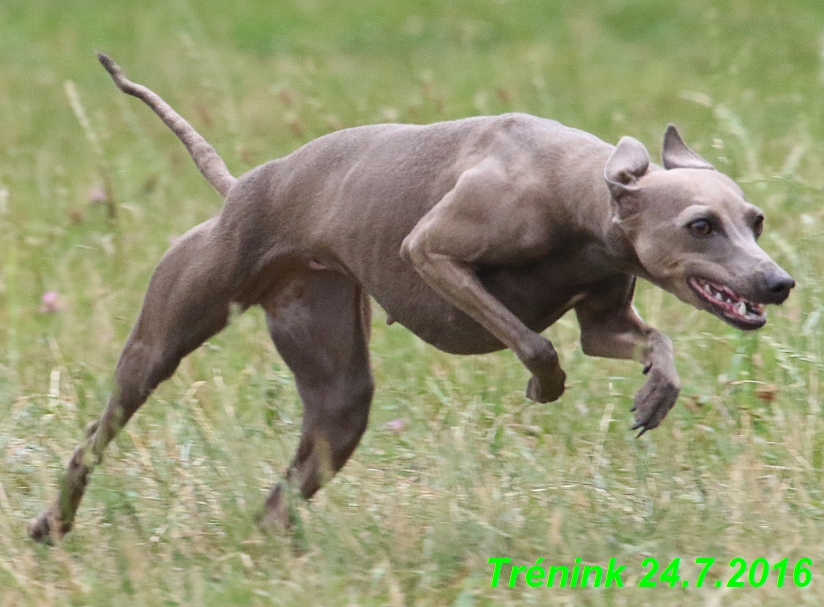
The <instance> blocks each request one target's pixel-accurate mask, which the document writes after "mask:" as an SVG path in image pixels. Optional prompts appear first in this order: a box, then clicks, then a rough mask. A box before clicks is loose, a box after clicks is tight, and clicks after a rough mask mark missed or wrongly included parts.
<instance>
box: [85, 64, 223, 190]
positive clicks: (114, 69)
mask: <svg viewBox="0 0 824 607" xmlns="http://www.w3.org/2000/svg"><path fill="white" fill-rule="evenodd" d="M97 58H98V59H100V63H102V64H103V67H105V68H106V71H107V72H109V74H110V75H111V77H112V80H114V83H115V84H116V85H117V88H119V89H120V90H121V91H123V92H124V93H127V94H129V95H132V96H134V97H137V98H138V99H140V100H141V101H143V102H144V103H145V104H146V105H148V106H149V107H150V108H152V110H154V113H155V114H157V115H158V116H159V117H160V119H161V120H162V121H163V123H164V124H165V125H166V126H168V127H169V128H170V129H172V131H173V132H174V134H175V135H177V137H178V139H180V140H181V141H182V142H183V145H185V146H186V149H187V150H189V155H191V157H192V160H194V161H195V164H196V165H197V168H198V169H200V172H201V173H203V176H204V177H205V178H206V181H208V182H209V183H211V184H212V187H214V188H215V189H216V190H217V191H218V192H220V193H221V194H222V195H223V196H226V194H228V193H229V190H230V189H231V188H232V186H233V185H234V184H235V183H236V182H237V179H235V177H234V176H232V174H231V173H230V172H229V169H228V168H226V163H225V162H223V159H222V158H221V157H220V156H219V155H218V153H217V152H216V151H215V148H213V147H212V146H211V145H209V143H208V142H207V141H206V140H205V139H204V138H203V136H202V135H200V133H198V132H197V131H196V130H195V129H194V128H193V127H192V125H191V124H189V123H188V122H186V120H185V119H184V118H183V117H182V116H181V115H180V114H178V113H177V112H176V111H174V110H173V109H172V107H171V106H170V105H169V104H168V103H166V102H165V101H163V99H161V98H160V96H159V95H158V94H157V93H155V92H154V91H151V90H149V89H148V88H146V87H145V86H143V85H140V84H135V83H134V82H132V81H131V80H129V79H128V78H126V75H125V74H124V73H123V70H122V69H121V68H120V66H119V65H117V64H116V63H115V62H114V61H112V60H111V58H109V56H108V55H106V54H105V53H97Z"/></svg>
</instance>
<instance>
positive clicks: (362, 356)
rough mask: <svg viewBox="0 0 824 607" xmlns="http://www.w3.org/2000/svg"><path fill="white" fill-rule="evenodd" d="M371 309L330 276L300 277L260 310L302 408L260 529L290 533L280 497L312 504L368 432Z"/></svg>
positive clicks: (345, 282) (345, 281) (359, 293)
mask: <svg viewBox="0 0 824 607" xmlns="http://www.w3.org/2000/svg"><path fill="white" fill-rule="evenodd" d="M369 306H370V302H369V299H368V297H367V296H366V294H365V293H364V292H363V290H362V288H361V287H360V286H359V285H357V284H356V283H354V282H352V281H351V280H350V279H349V278H347V277H345V276H343V275H342V274H338V273H335V272H330V271H313V272H309V273H305V274H302V275H301V276H299V277H297V278H295V280H294V281H293V282H292V284H291V285H290V286H289V287H287V288H286V289H284V291H283V292H282V294H281V295H279V296H278V297H277V298H274V299H272V300H271V301H270V302H268V303H267V304H265V305H264V307H265V308H266V311H267V322H268V326H269V333H270V335H271V337H272V340H273V341H274V343H275V346H276V347H277V350H278V352H279V353H280V355H281V356H282V357H283V360H284V361H285V362H286V364H287V365H288V366H289V368H290V369H291V370H292V372H293V373H294V375H295V381H296V383H297V388H298V392H299V394H300V398H301V400H302V401H303V408H304V409H303V410H304V413H303V428H302V433H301V437H300V443H299V445H298V449H297V453H296V454H295V457H294V459H293V461H292V463H291V465H290V466H289V469H288V471H287V473H286V480H285V482H282V483H280V484H278V485H276V486H275V487H274V488H273V489H272V492H271V493H270V495H269V498H268V499H267V500H266V506H265V510H264V512H263V514H262V521H261V523H262V524H263V525H264V526H266V525H269V524H274V525H275V526H280V527H283V526H288V524H289V522H290V517H289V508H288V504H287V503H286V502H287V501H288V500H287V499H286V497H287V496H286V495H285V492H286V491H287V490H291V489H292V488H294V489H296V490H297V491H299V492H300V494H301V495H302V496H303V497H304V498H306V499H308V498H310V497H311V496H312V495H313V494H314V493H315V492H316V491H317V490H318V489H320V487H321V486H322V485H323V484H324V483H325V482H327V481H328V480H330V479H331V478H332V476H333V475H334V474H335V473H336V472H337V471H338V470H340V469H341V468H342V467H343V465H344V464H345V463H346V460H348V459H349V456H350V455H351V454H352V452H353V451H354V450H355V447H357V445H358V443H359V442H360V439H361V436H362V435H363V433H364V431H365V430H366V424H367V421H368V418H369V407H370V405H371V402H372V394H373V391H374V382H373V379H372V371H371V368H370V364H369V349H368V341H369V327H370V318H371V313H370V307H369Z"/></svg>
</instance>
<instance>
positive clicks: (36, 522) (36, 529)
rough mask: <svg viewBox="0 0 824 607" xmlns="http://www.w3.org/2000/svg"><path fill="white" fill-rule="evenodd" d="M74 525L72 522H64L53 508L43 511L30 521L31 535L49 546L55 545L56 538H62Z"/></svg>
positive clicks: (40, 542)
mask: <svg viewBox="0 0 824 607" xmlns="http://www.w3.org/2000/svg"><path fill="white" fill-rule="evenodd" d="M71 528H72V526H71V523H63V522H61V521H60V518H59V517H58V516H56V515H55V514H54V512H53V511H51V510H46V511H45V512H42V513H41V514H40V516H38V517H36V518H33V519H31V520H30V521H29V524H28V532H29V537H30V538H31V539H33V540H34V541H35V542H37V543H39V544H46V545H47V546H52V545H54V540H55V539H58V540H59V539H62V538H63V536H64V535H66V534H67V533H68V532H69V531H70V530H71Z"/></svg>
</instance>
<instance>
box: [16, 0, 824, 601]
mask: <svg viewBox="0 0 824 607" xmlns="http://www.w3.org/2000/svg"><path fill="white" fill-rule="evenodd" d="M98 50H102V51H105V52H107V53H109V54H110V55H111V56H112V57H113V58H114V59H115V60H116V61H117V62H119V63H120V64H121V65H122V66H123V67H124V69H125V70H126V73H127V74H128V75H129V76H130V77H131V78H132V79H133V80H135V81H137V82H140V83H142V84H145V85H147V86H149V87H150V88H152V89H153V90H155V91H156V92H157V93H159V94H160V95H161V96H163V97H164V98H165V99H166V100H167V101H168V102H169V103H170V104H171V105H172V106H174V107H175V108H176V109H177V110H178V111H179V112H180V113H181V114H182V115H183V116H184V117H186V118H187V119H188V120H189V121H190V122H191V123H192V124H193V125H194V126H195V128H196V129H197V130H198V131H200V132H201V133H202V134H203V135H204V136H205V137H206V138H207V139H208V140H209V141H210V142H211V143H212V144H213V145H214V146H215V147H216V148H217V150H218V151H219V152H220V153H221V155H222V156H223V157H224V159H225V160H226V162H227V164H228V165H229V167H230V169H231V170H232V172H233V173H234V174H236V175H239V174H241V173H243V172H244V171H246V170H248V169H250V168H252V167H254V166H256V165H258V164H260V163H262V162H264V161H266V160H268V159H270V158H274V157H278V156H282V155H285V154H288V153H289V152H291V151H293V150H295V149H296V148H298V147H299V146H300V145H302V144H303V143H305V142H307V141H309V140H311V139H313V138H315V137H318V136H321V135H324V134H326V133H329V132H331V131H334V130H338V129H341V128H345V127H351V126H357V125H361V124H368V123H374V122H413V123H430V122H436V121H440V120H448V119H454V118H461V117H465V116H470V115H478V114H497V113H502V112H508V111H522V112H529V113H532V114H536V115H539V116H544V117H548V118H554V119H557V120H559V121H561V122H563V123H564V124H567V125H569V126H574V127H577V128H580V129H584V130H586V131H590V132H592V133H594V134H595V135H597V136H598V137H600V138H602V139H604V140H605V141H607V142H610V143H613V144H614V143H616V142H617V141H618V139H619V138H620V137H621V136H623V135H632V136H634V137H636V138H638V139H640V140H641V141H642V142H643V143H645V144H646V145H647V147H648V148H649V149H650V152H651V154H652V156H653V158H654V159H657V158H658V150H659V149H660V145H661V140H662V135H663V132H664V129H665V128H666V125H667V124H668V123H675V124H676V125H677V126H678V127H679V129H680V131H681V133H682V135H683V136H684V138H685V139H686V141H687V143H688V144H689V145H690V146H691V147H692V148H693V149H695V150H696V151H698V152H699V153H701V154H702V155H703V156H704V157H705V158H707V159H708V160H709V161H711V162H712V163H713V164H715V166H716V167H717V168H718V169H719V170H722V171H724V172H725V173H727V174H729V175H730V176H731V177H733V178H735V179H736V180H738V182H739V183H740V184H741V186H742V188H743V189H744V191H745V192H746V194H747V196H748V198H749V199H750V200H751V201H752V202H753V203H755V204H757V205H758V206H760V207H761V208H762V209H763V210H764V211H765V212H766V215H767V221H766V225H765V233H764V236H763V238H762V240H761V244H762V246H763V247H764V248H765V249H766V250H767V251H768V252H769V253H770V254H771V255H772V256H773V257H774V258H775V259H776V260H777V261H778V262H779V263H780V264H781V265H782V266H783V267H785V268H786V269H787V270H788V271H790V272H791V273H792V274H793V275H794V277H795V278H796V280H797V282H798V283H799V286H798V288H797V289H796V290H795V291H794V292H793V294H792V296H791V298H790V300H789V301H788V302H787V304H785V305H784V306H783V307H782V308H775V309H770V312H769V314H770V322H769V323H768V325H767V327H766V328H765V329H764V330H762V331H759V332H757V333H755V334H742V333H740V332H738V331H736V330H734V329H731V328H730V327H728V326H726V325H724V324H723V323H721V321H719V320H717V319H715V318H712V317H710V316H709V315H707V314H704V313H700V312H697V311H695V310H693V309H691V308H689V307H687V306H686V305H684V304H682V303H680V302H678V301H676V300H675V298H673V297H672V296H670V295H667V294H664V293H662V292H661V291H660V290H657V289H654V288H652V287H650V286H649V285H646V284H641V285H639V288H638V293H637V296H636V305H637V306H638V308H639V310H640V312H641V314H642V316H644V317H645V318H646V320H648V321H649V322H650V323H651V324H653V325H655V326H657V327H658V328H660V329H661V330H662V331H664V332H666V333H667V334H669V335H670V337H671V338H672V339H673V342H674V345H675V351H676V358H677V364H678V368H679V372H680V373H681V376H682V379H683V383H684V389H683V393H682V397H681V400H680V401H679V405H677V406H676V408H675V409H674V410H673V411H672V412H671V413H670V415H669V417H668V418H667V420H666V421H665V423H664V424H663V425H662V426H661V427H660V428H658V429H656V430H655V431H654V432H651V433H649V434H647V435H645V436H644V437H643V438H642V439H639V440H635V439H634V438H633V433H631V432H630V431H629V429H628V428H629V426H630V424H631V415H630V413H629V411H628V409H629V407H630V406H631V402H632V396H633V394H634V393H635V391H636V390H637V389H638V388H640V386H641V385H642V382H643V376H642V375H641V373H640V369H639V368H638V367H637V365H634V364H631V363H624V362H616V361H606V360H599V359H589V358H586V357H584V356H583V354H582V353H581V352H580V347H579V344H578V333H577V325H576V323H575V321H574V318H572V317H571V316H569V317H565V318H564V319H562V320H561V321H560V322H559V323H558V324H557V325H555V326H554V327H552V328H551V329H550V330H549V331H548V332H547V336H548V337H550V339H552V340H553V342H554V343H555V344H556V346H557V347H558V350H559V352H560V354H561V359H562V364H563V366H564V367H565V369H566V371H567V375H568V382H569V383H568V390H567V393H566V394H565V395H564V396H563V398H562V399H561V400H560V401H559V402H557V403H552V404H549V405H539V404H536V403H532V402H530V401H528V400H526V399H525V397H524V396H523V394H524V389H525V386H526V381H527V379H528V373H527V372H526V370H525V369H523V368H522V367H521V366H520V364H519V363H518V361H517V360H516V359H515V357H514V355H512V354H511V353H509V352H502V353H497V354H494V355H489V356H482V357H472V358H461V357H454V356H448V355H445V354H442V353H439V352H437V351H435V350H434V349H433V348H431V347H429V346H426V345H424V344H423V343H421V342H420V341H419V340H417V339H416V338H414V337H413V336H412V335H411V334H410V333H409V332H408V331H406V330H405V329H403V328H402V327H400V326H398V325H394V326H392V327H387V326H386V325H385V316H384V315H383V313H382V312H381V311H380V310H379V309H376V311H375V320H374V331H373V340H372V352H373V363H374V368H375V375H376V380H377V384H378V390H377V393H376V396H375V402H374V406H373V410H372V420H371V426H370V430H369V431H368V432H367V434H366V436H365V437H364V440H363V443H362V444H361V447H360V448H359V449H358V451H357V452H356V453H355V455H354V456H353V458H352V460H351V461H350V462H349V464H347V467H346V468H345V469H344V470H343V471H342V473H341V474H340V475H338V477H337V478H336V479H335V480H334V482H332V483H331V484H330V485H329V486H328V488H327V489H325V490H323V491H321V493H320V494H318V496H317V498H316V499H315V500H314V501H313V503H312V504H310V505H308V506H303V507H301V509H300V513H301V521H302V523H301V525H300V526H299V529H298V531H297V532H296V534H295V535H294V536H289V537H287V536H282V537H267V536H263V535H261V534H260V533H259V532H258V531H257V529H256V528H255V527H254V524H253V517H254V513H255V512H256V511H257V509H258V508H259V507H260V506H261V504H262V500H263V498H264V496H265V493H266V490H267V488H268V487H269V486H270V485H271V484H272V483H274V482H275V481H276V480H277V479H278V478H279V476H280V474H281V472H282V470H283V469H284V468H285V466H286V465H287V464H288V462H289V460H290V458H291V455H292V453H293V451H294V448H295V446H296V443H297V438H298V433H299V427H300V416H301V407H300V402H299V400H298V398H297V394H296V392H295V389H294V386H293V384H292V381H291V376H290V374H289V372H288V370H287V369H286V368H285V366H284V365H283V363H282V362H281V361H280V359H279V358H278V356H277V354H276V352H275V350H274V348H273V346H272V345H271V343H270V342H269V340H268V335H267V333H266V331H265V322H264V319H263V316H262V314H260V313H259V311H257V310H251V311H249V312H248V313H246V314H244V315H243V316H240V317H238V318H237V319H236V320H235V321H234V323H233V324H232V326H231V327H230V328H229V329H227V330H226V331H224V332H223V333H222V334H221V335H219V336H217V337H216V338H214V339H213V340H210V342H209V343H207V344H206V345H204V346H203V347H202V348H200V349H199V350H198V351H197V352H195V353H194V354H192V355H191V356H190V357H189V358H188V359H186V361H184V363H183V364H182V365H181V368H180V369H179V371H178V373H177V374H176V375H175V377H174V378H173V379H171V380H169V381H168V382H166V383H165V384H164V385H163V386H161V388H160V389H159V390H158V391H157V392H156V394H155V395H154V396H153V397H152V398H151V399H150V400H149V402H148V403H147V405H146V406H145V407H144V408H143V409H142V410H141V411H140V413H139V414H138V415H137V416H136V418H135V419H134V420H133V421H132V422H131V423H130V424H129V426H128V428H127V429H126V430H125V431H124V432H123V433H122V434H121V436H120V437H119V438H118V439H117V440H116V441H115V443H114V444H113V445H112V446H111V447H110V449H109V451H108V455H107V459H106V461H105V463H104V465H102V466H101V467H100V468H99V469H98V471H97V472H96V474H95V476H94V478H93V481H92V484H91V486H90V489H89V491H88V492H87V495H86V498H85V500H84V502H83V505H82V506H81V509H80V511H79V514H78V520H77V525H76V528H75V530H74V531H73V532H72V534H70V536H68V537H67V540H66V541H65V542H64V543H63V544H62V545H60V546H58V547H56V548H44V547H40V546H34V545H33V544H32V543H31V542H30V541H29V540H28V539H27V537H26V535H25V522H26V520H27V519H28V518H29V517H31V516H34V515H35V514H36V513H37V512H38V511H39V510H40V508H41V507H42V506H43V505H44V504H45V503H46V501H47V500H50V499H52V498H53V496H54V495H55V491H56V482H57V480H58V478H59V474H60V473H61V471H62V469H63V466H64V465H65V463H66V461H67V459H68V457H69V456H70V454H71V452H72V450H73V448H74V447H75V445H76V444H77V442H78V441H79V440H80V439H81V437H82V435H83V433H82V428H83V426H84V425H85V424H86V423H87V422H89V421H91V420H93V419H94V418H95V417H96V416H97V415H98V414H99V413H100V412H101V411H102V409H103V406H104V404H105V400H106V398H107V395H108V392H109V390H110V388H111V374H112V371H113V368H114V364H115V362H116V360H117V356H118V354H119V350H120V347H121V346H122V344H123V342H124V340H125V338H126V335H127V334H128V331H129V330H130V328H131V325H132V323H133V322H134V320H135V319H136V317H137V314H138V312H139V308H140V303H141V300H142V297H143V293H144V290H145V287H146V284H147V281H148V279H149V277H150V275H151V272H152V270H153V268H154V267H155V265H156V264H157V262H158V260H159V259H160V257H161V256H162V254H163V252H164V251H165V250H166V249H167V248H168V246H169V245H170V243H171V242H172V241H173V240H174V239H175V238H176V237H178V236H179V235H181V234H182V233H183V232H185V231H186V230H188V229H189V228H190V227H192V226H194V225H196V224H197V223H199V222H200V221H203V220H205V219H207V218H209V217H211V216H213V215H215V214H217V213H219V212H220V208H221V203H222V201H221V200H220V199H219V198H218V197H217V195H216V194H215V192H214V191H213V190H212V189H211V187H210V186H209V185H208V184H206V183H205V181H204V180H203V179H202V177H201V176H200V174H199V173H198V171H197V169H196V168H195V167H194V165H193V164H192V163H191V161H190V159H189V157H188V155H187V153H186V151H185V149H184V148H183V147H182V145H181V144H180V143H179V142H178V141H177V140H176V139H175V138H174V136H173V135H172V134H171V133H170V132H168V130H167V129H166V127H165V126H163V125H162V124H161V123H160V121H159V120H158V119H157V118H156V117H155V116H154V115H153V114H152V113H151V112H150V111H149V110H148V109H147V108H146V107H145V106H143V105H142V104H141V103H140V102H138V101H137V100H134V99H132V98H130V97H126V96H125V95H123V94H122V93H120V92H119V91H118V90H117V89H116V88H115V87H114V85H113V84H112V82H111V80H110V78H109V77H108V75H107V74H106V73H105V72H104V70H103V69H102V67H100V65H99V64H98V63H97V59H96V57H95V55H94V52H95V51H98ZM0 57H2V60H0V607H9V606H17V605H47V604H54V605H69V604H71V605H132V604H134V605H141V606H142V605H164V606H166V605H235V604H237V605H241V604H242V605H324V606H330V605H341V606H351V605H387V604H388V605H392V606H393V607H397V606H400V605H416V606H424V605H458V606H460V607H468V606H471V605H522V604H523V605H592V606H596V605H598V606H600V605H605V606H606V605H610V606H611V605H633V606H634V605H656V606H659V605H713V606H718V605H747V606H749V605H781V606H784V605H802V604H810V605H818V604H821V602H822V601H824V570H822V569H821V568H820V567H819V566H815V567H813V568H812V572H813V573H812V582H811V583H810V584H809V585H808V586H806V587H805V588H798V587H797V585H796V584H795V583H791V582H790V581H789V577H788V578H787V581H786V582H785V585H784V587H781V588H777V587H776V579H775V577H774V575H775V574H772V577H770V578H769V579H768V581H767V582H766V583H765V584H764V585H763V586H761V587H759V588H753V587H751V586H752V584H751V583H750V582H749V581H747V582H746V584H745V586H746V587H745V588H732V587H727V583H728V581H729V579H730V578H731V577H732V573H733V572H734V569H733V568H730V567H728V566H727V564H728V563H729V561H730V560H731V559H732V558H736V557H740V558H743V559H745V560H746V561H747V562H748V563H752V561H754V560H755V559H757V558H765V559H767V561H768V562H769V563H770V565H772V564H774V563H777V562H779V561H780V560H781V559H784V558H788V559H789V564H790V567H792V566H793V565H794V564H795V563H796V562H797V561H798V560H799V559H801V558H811V559H813V561H814V562H815V563H824V543H822V541H821V540H820V539H819V538H820V537H822V536H823V533H822V532H824V519H822V507H823V505H822V497H824V496H823V495H822V491H821V485H822V466H824V424H822V419H821V406H820V398H819V380H820V379H821V378H822V375H821V373H822V366H821V365H822V363H821V359H820V357H821V353H822V337H821V335H822V327H821V311H822V308H824V293H823V292H822V285H823V284H824V283H823V282H822V269H824V255H823V254H822V246H821V243H822V242H824V213H823V212H822V187H824V105H823V104H824V5H822V4H821V2H820V1H818V0H783V1H777V0H716V1H710V0H691V1H690V2H682V1H675V2H673V1H667V0H628V1H619V0H596V1H592V2H586V3H581V2H573V1H571V0H570V1H565V0H559V1H538V0H472V1H471V2H470V1H468V0H467V1H463V0H454V1H445V2H435V1H431V0H402V1H395V2H379V1H376V0H363V1H361V2H357V3H346V2H332V1H328V0H302V1H300V2H297V1H294V2H289V1H281V0H278V1H274V2H272V1H270V2H263V1H258V0H238V1H237V2H233V3H227V2H218V1H214V0H164V1H163V2H161V1H157V0H146V1H144V2H123V1H119V0H118V1H115V0H109V1H103V0H75V1H74V2H71V3H67V2H55V1H53V0H52V1H46V0H27V1H25V2H21V1H18V0H3V1H2V2H0ZM398 170H403V167H398ZM490 557H510V558H512V559H513V564H514V565H532V564H534V562H535V560H536V559H539V558H544V559H545V564H546V565H549V564H563V565H569V566H571V565H572V564H573V563H574V561H575V559H576V558H581V559H583V562H584V563H586V564H591V565H602V566H605V565H606V563H607V562H608V560H609V559H610V558H615V559H617V561H618V562H619V564H622V565H627V566H628V567H627V570H626V572H625V574H624V575H623V579H624V583H625V584H626V585H627V586H637V585H638V580H639V579H640V577H641V576H642V575H643V573H645V571H646V570H645V569H642V568H641V566H640V563H641V561H642V560H643V559H644V558H647V557H652V558H656V559H657V560H658V561H659V563H661V566H662V568H663V567H664V566H665V565H666V564H668V563H669V562H670V561H672V559H674V558H676V557H678V558H681V560H682V567H681V572H680V574H681V577H682V578H684V579H689V580H691V581H692V580H695V579H696V576H697V572H698V571H699V570H700V567H699V566H697V565H695V558H701V557H714V558H717V560H718V564H717V565H716V566H715V567H714V568H713V570H712V571H711V572H710V575H709V577H708V578H707V579H708V582H707V583H706V584H705V586H706V587H705V588H701V589H697V588H693V587H691V586H690V587H688V588H682V587H681V586H680V585H679V586H678V587H677V588H670V587H669V585H668V584H663V583H660V584H659V587H658V588H655V589H640V590H639V589H637V588H623V589H609V590H605V589H588V590H581V589H569V588H566V589H557V588H530V587H528V586H526V585H525V584H524V583H523V581H521V583H520V584H519V585H518V587H516V588H512V589H510V588H505V587H499V588H497V589H491V588H490V587H489V585H490V584H489V583H490V578H491V574H492V569H493V567H492V566H491V565H489V564H488V562H487V561H488V559H489V558H490ZM507 571H508V570H507ZM506 575H508V573H507V574H506ZM507 579H508V578H507ZM716 580H718V581H721V582H722V584H721V587H720V588H716V587H715V581H716Z"/></svg>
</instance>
